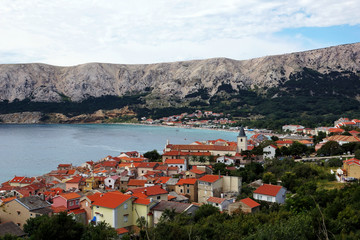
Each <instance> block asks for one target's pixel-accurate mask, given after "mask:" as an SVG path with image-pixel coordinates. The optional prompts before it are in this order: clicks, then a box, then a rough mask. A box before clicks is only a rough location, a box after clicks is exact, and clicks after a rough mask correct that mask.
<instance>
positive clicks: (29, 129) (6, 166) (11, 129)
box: [0, 124, 238, 183]
mask: <svg viewBox="0 0 360 240" xmlns="http://www.w3.org/2000/svg"><path fill="white" fill-rule="evenodd" d="M237 134H238V133H237V132H228V131H217V130H208V129H198V128H190V129H189V128H176V127H161V126H145V125H126V124H50V125H40V124H39V125H17V124H16V125H12V124H11V125H8V124H2V125H0V183H1V182H4V181H7V180H10V179H12V178H13V177H14V176H15V175H17V176H28V177H31V176H39V175H42V174H45V173H47V172H50V171H51V170H53V169H56V168H57V166H58V164H60V163H72V164H73V165H76V166H78V165H80V164H82V163H84V162H86V161H90V160H93V161H98V160H100V159H102V158H104V157H106V156H108V155H111V156H117V155H119V154H120V153H121V152H127V151H139V152H140V153H145V152H147V151H151V150H153V149H156V150H157V151H158V152H159V153H160V154H161V153H162V152H163V149H164V147H165V144H166V141H167V140H169V141H170V143H173V144H189V143H192V142H194V141H197V140H199V141H202V140H215V139H218V138H222V139H225V140H229V141H236V136H237Z"/></svg>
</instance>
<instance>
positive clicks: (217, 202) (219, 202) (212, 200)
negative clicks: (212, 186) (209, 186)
mask: <svg viewBox="0 0 360 240" xmlns="http://www.w3.org/2000/svg"><path fill="white" fill-rule="evenodd" d="M233 202H235V201H234V199H226V198H218V197H209V198H208V200H207V203H208V204H210V205H213V206H214V207H217V208H219V210H220V211H224V210H227V209H228V206H229V204H230V203H233Z"/></svg>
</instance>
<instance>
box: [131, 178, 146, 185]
mask: <svg viewBox="0 0 360 240" xmlns="http://www.w3.org/2000/svg"><path fill="white" fill-rule="evenodd" d="M146 183H147V180H139V179H130V180H129V182H128V186H144V185H145V184H146Z"/></svg>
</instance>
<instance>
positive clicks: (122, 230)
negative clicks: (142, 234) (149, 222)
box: [116, 228, 129, 235]
mask: <svg viewBox="0 0 360 240" xmlns="http://www.w3.org/2000/svg"><path fill="white" fill-rule="evenodd" d="M116 232H117V233H118V234H119V235H120V234H124V233H128V232H129V230H127V229H126V228H118V229H116Z"/></svg>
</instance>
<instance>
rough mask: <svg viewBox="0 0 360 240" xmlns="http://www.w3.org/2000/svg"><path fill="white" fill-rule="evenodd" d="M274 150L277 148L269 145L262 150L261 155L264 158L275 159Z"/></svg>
mask: <svg viewBox="0 0 360 240" xmlns="http://www.w3.org/2000/svg"><path fill="white" fill-rule="evenodd" d="M276 149H277V147H276V146H274V145H269V146H267V147H264V148H263V154H264V158H270V159H272V158H275V153H276Z"/></svg>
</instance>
